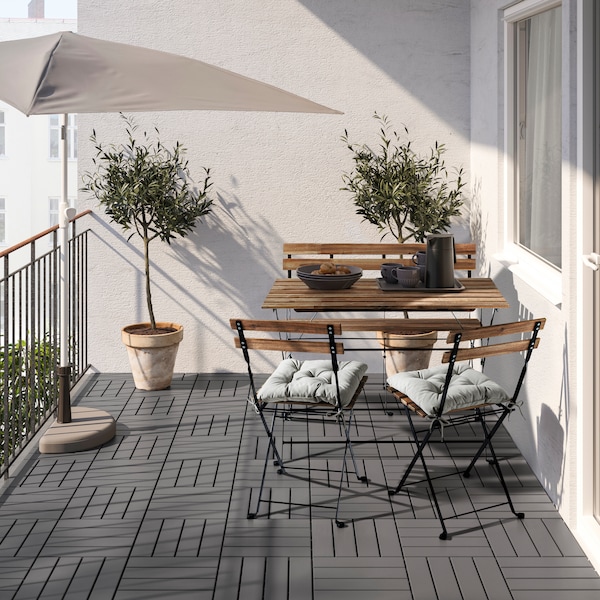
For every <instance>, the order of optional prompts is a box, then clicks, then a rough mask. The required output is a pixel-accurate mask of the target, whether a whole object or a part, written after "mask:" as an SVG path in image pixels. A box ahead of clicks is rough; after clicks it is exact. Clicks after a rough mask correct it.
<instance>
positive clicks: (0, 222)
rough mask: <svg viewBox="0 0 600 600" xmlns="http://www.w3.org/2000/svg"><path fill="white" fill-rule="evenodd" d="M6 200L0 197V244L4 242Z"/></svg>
mask: <svg viewBox="0 0 600 600" xmlns="http://www.w3.org/2000/svg"><path fill="white" fill-rule="evenodd" d="M5 211H6V200H5V199H4V198H0V244H5V243H6V212H5Z"/></svg>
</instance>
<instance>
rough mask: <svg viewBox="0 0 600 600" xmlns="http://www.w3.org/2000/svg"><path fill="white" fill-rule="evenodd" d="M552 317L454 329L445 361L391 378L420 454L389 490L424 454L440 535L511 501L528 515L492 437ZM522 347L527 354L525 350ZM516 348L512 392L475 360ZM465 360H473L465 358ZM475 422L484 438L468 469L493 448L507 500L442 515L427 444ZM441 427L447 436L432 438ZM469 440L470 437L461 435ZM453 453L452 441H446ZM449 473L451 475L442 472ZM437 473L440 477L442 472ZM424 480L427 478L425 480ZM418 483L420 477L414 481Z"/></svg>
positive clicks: (443, 536)
mask: <svg viewBox="0 0 600 600" xmlns="http://www.w3.org/2000/svg"><path fill="white" fill-rule="evenodd" d="M545 322H546V319H532V320H528V321H521V322H514V323H506V324H503V325H492V326H487V327H478V328H475V329H469V330H464V331H460V332H451V333H450V334H449V335H448V338H447V343H449V344H452V348H451V350H448V351H446V352H444V354H443V357H442V363H447V366H446V364H442V365H440V366H437V367H433V368H431V369H424V370H421V371H408V372H405V373H396V374H395V375H392V376H391V377H389V378H388V380H387V383H388V389H389V390H390V391H391V392H392V393H393V394H394V395H395V396H396V398H398V399H399V400H400V402H402V404H404V406H405V408H406V413H407V415H408V421H409V425H410V430H411V434H412V441H413V442H414V444H415V454H414V457H413V458H412V460H411V462H410V464H409V465H408V467H407V469H406V471H405V472H404V475H403V476H402V479H401V480H400V483H398V485H397V486H396V488H395V489H393V490H389V494H390V496H392V495H394V494H397V493H398V492H399V491H400V490H401V488H403V487H404V486H405V485H406V482H407V479H408V477H409V476H410V474H411V471H412V470H413V467H414V466H415V464H416V463H417V461H418V460H420V461H421V464H422V466H423V471H424V474H425V478H426V480H427V483H428V486H429V490H430V492H431V497H432V500H433V503H434V506H435V511H436V513H437V516H438V518H439V521H440V523H441V525H442V533H441V534H440V539H442V540H445V539H446V538H447V537H448V532H447V530H446V525H445V523H444V521H446V520H448V519H451V518H456V517H461V516H464V515H468V514H472V513H476V512H479V511H480V510H487V509H490V508H495V507H498V506H502V505H505V504H508V505H509V507H510V510H511V511H512V513H513V514H514V515H515V516H517V517H518V518H519V519H522V518H523V517H524V514H523V513H521V512H516V511H515V508H514V506H513V503H512V500H511V497H510V493H509V491H508V487H507V485H506V482H505V479H504V476H503V474H502V469H501V468H500V463H499V462H498V459H497V457H496V452H495V450H494V446H493V444H492V438H493V437H494V435H495V434H496V432H497V431H498V429H499V428H500V426H501V425H502V423H503V421H504V419H505V418H506V417H507V416H508V415H510V414H511V413H512V412H513V411H514V410H515V409H516V408H517V407H518V406H519V404H518V400H517V399H518V396H519V392H520V390H521V386H522V384H523V379H524V377H525V373H526V370H527V364H528V362H529V360H530V358H531V354H532V352H533V350H534V348H537V346H538V344H539V341H540V340H539V338H538V332H539V330H540V329H542V328H543V327H544V324H545ZM507 336H517V337H518V339H516V340H515V339H514V337H513V338H512V339H511V341H506V340H507ZM461 342H471V345H470V346H469V347H461V346H460V344H461ZM519 353H521V354H519ZM504 354H515V355H516V357H517V358H519V356H520V357H521V359H522V360H521V361H519V362H521V366H520V369H519V370H518V375H517V378H516V386H515V389H514V392H513V393H512V395H510V394H509V393H507V392H506V391H505V390H504V389H503V388H502V387H501V386H500V385H498V384H497V383H496V382H494V381H493V380H492V379H490V378H489V377H487V376H486V375H484V374H483V373H482V372H481V371H478V370H476V369H474V368H473V367H472V366H470V361H473V360H474V359H482V360H485V359H486V358H488V357H491V356H498V355H504ZM461 361H469V362H468V363H467V362H461ZM415 415H416V416H418V417H421V418H423V419H426V420H428V421H429V426H428V427H427V428H423V429H420V430H417V428H416V427H415V422H414V420H413V419H414V418H415ZM472 423H480V424H481V427H482V431H483V439H481V438H478V439H476V440H471V441H474V442H476V443H478V444H479V448H478V450H477V452H476V453H475V455H474V456H473V459H472V460H471V462H470V463H469V466H468V467H467V468H466V469H465V470H464V471H463V476H464V477H469V476H470V474H471V470H472V469H473V467H474V466H475V463H476V462H477V460H478V459H479V458H480V457H481V455H482V454H483V452H484V451H486V453H488V452H489V456H490V458H489V459H488V462H489V463H490V464H491V465H492V466H493V467H494V468H495V471H496V475H497V476H498V479H499V481H500V484H501V486H502V488H503V490H504V493H505V495H506V501H504V502H501V503H499V504H494V505H493V506H485V507H482V508H478V509H476V510H472V511H467V512H463V513H461V514H455V515H452V516H448V517H444V516H443V515H442V512H441V509H440V505H439V502H438V498H437V495H436V491H435V489H434V485H433V479H434V478H432V477H431V475H430V473H429V469H428V467H427V461H426V457H425V450H426V448H427V445H428V444H430V443H432V442H434V441H435V442H438V441H441V442H444V430H447V429H448V428H450V427H459V426H461V425H468V426H470V424H472ZM436 431H439V432H440V436H441V439H440V440H438V439H437V438H436V439H432V438H433V436H434V433H435V432H436ZM461 441H464V438H461ZM446 447H447V448H448V452H449V453H450V452H451V451H450V445H449V444H448V443H446ZM442 476H447V475H442ZM436 479H437V477H436ZM422 481H423V480H422ZM413 483H414V482H413Z"/></svg>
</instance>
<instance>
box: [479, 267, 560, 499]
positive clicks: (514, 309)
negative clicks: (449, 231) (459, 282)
mask: <svg viewBox="0 0 600 600" xmlns="http://www.w3.org/2000/svg"><path fill="white" fill-rule="evenodd" d="M493 278H494V281H495V282H496V285H497V286H498V288H499V289H500V290H501V291H502V293H503V295H504V297H505V298H506V299H507V300H508V302H509V304H510V306H511V308H509V309H506V310H502V311H498V313H497V318H496V319H495V324H499V323H501V322H508V321H512V320H526V319H533V318H536V317H542V316H545V317H548V315H538V314H533V313H531V311H530V310H529V309H528V308H526V307H525V306H524V305H523V304H521V303H520V301H519V295H518V292H517V289H516V287H515V283H514V276H513V274H512V273H511V271H510V270H509V269H506V268H502V269H501V270H500V271H498V272H496V273H494V274H493ZM548 325H549V324H548V323H547V324H546V329H544V330H543V331H542V332H541V343H540V349H538V350H535V351H534V353H533V356H532V358H531V362H530V364H529V367H530V368H529V370H528V373H529V374H528V375H527V376H526V378H525V383H524V387H523V389H522V390H521V396H520V400H521V401H522V405H521V409H520V411H517V412H515V413H514V415H515V417H516V418H511V419H510V420H509V421H508V422H507V423H506V427H507V429H508V430H509V432H510V434H511V436H512V437H513V439H514V441H515V443H516V444H517V446H518V447H519V450H520V451H521V453H522V454H523V456H524V457H525V458H526V459H527V461H528V463H529V465H530V466H531V467H532V469H533V470H534V472H535V474H536V477H537V478H538V479H539V481H540V483H541V484H542V485H543V486H544V488H545V489H546V492H547V493H548V495H549V496H550V498H551V499H552V501H553V502H554V504H555V505H556V506H557V507H560V505H561V502H562V497H563V492H564V471H565V449H566V444H567V438H568V431H569V410H568V407H569V402H568V393H569V382H568V379H569V371H568V362H567V358H568V345H567V332H566V331H565V332H564V340H563V346H562V354H561V355H560V358H559V355H558V353H557V352H555V350H554V349H553V348H552V347H550V346H549V341H548V340H546V339H545V338H546V337H550V336H549V333H550V332H549V331H548V332H546V330H547V329H548ZM546 333H547V334H548V335H546ZM542 353H543V354H544V355H545V357H546V364H545V365H544V364H541V362H542ZM501 358H506V357H501ZM516 358H517V357H515V361H514V362H512V361H511V362H510V364H508V363H507V361H506V360H504V361H502V362H500V361H499V362H498V364H497V366H496V364H490V367H491V368H492V369H494V368H495V369H496V370H495V372H491V371H488V362H486V373H488V375H490V376H491V377H492V378H494V379H496V378H497V379H498V381H499V382H502V381H503V380H504V379H505V375H506V373H508V372H511V373H514V372H515V370H516V369H520V366H521V365H519V364H517V360H516ZM548 358H550V359H551V360H552V361H553V363H552V366H553V367H558V366H559V364H560V366H561V367H562V371H561V373H562V379H561V389H560V396H559V397H558V402H557V405H553V404H552V400H553V399H554V397H557V396H558V395H557V396H554V395H553V397H552V398H548V399H547V402H538V403H536V402H535V400H536V399H537V398H538V397H539V396H538V391H537V389H536V387H535V383H534V382H532V381H531V379H532V377H531V376H532V375H533V373H534V372H535V374H536V376H537V378H538V381H539V380H540V379H543V375H540V374H541V373H542V374H543V373H544V372H545V371H544V370H545V369H546V371H547V369H548V364H549V363H548ZM554 359H555V360H556V361H558V363H559V364H556V363H555V362H554ZM528 380H529V383H528ZM540 392H541V390H540ZM519 413H521V414H519ZM520 417H522V418H520Z"/></svg>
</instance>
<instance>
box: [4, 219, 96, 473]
mask: <svg viewBox="0 0 600 600" xmlns="http://www.w3.org/2000/svg"><path fill="white" fill-rule="evenodd" d="M89 213H91V211H85V212H83V213H80V214H78V215H76V216H75V217H74V218H73V219H72V220H71V221H70V225H69V228H70V235H69V265H70V269H69V290H70V292H69V321H70V322H69V339H68V340H67V344H68V349H69V363H70V367H71V369H70V387H71V388H72V387H73V386H74V385H75V383H77V381H79V380H80V379H81V377H82V376H83V374H84V373H85V371H86V370H87V369H88V367H89V364H88V337H87V333H88V329H87V316H88V313H87V266H88V263H87V251H88V230H85V231H82V232H79V233H78V232H77V230H76V229H77V221H78V220H79V219H80V218H82V217H84V216H85V215H87V214H89ZM59 258H60V248H59V242H58V225H56V226H54V227H51V228H49V229H47V230H45V231H42V232H41V233H39V234H37V235H35V236H33V237H31V238H29V239H27V240H24V241H23V242H21V243H20V244H17V245H15V246H12V247H11V248H8V249H7V250H4V251H3V252H0V261H1V262H0V277H1V278H0V384H1V390H2V403H1V405H0V476H2V475H4V476H6V475H7V474H8V468H9V466H10V465H11V464H12V463H13V461H14V460H15V458H16V457H17V456H18V455H19V453H20V452H21V451H22V450H23V449H24V448H25V446H26V445H27V444H28V443H29V442H30V441H31V439H32V438H33V437H34V436H35V435H36V434H37V433H38V432H39V430H40V428H41V427H42V426H43V425H44V423H45V422H46V421H47V420H48V418H49V417H50V416H51V415H52V414H53V412H54V411H55V410H56V407H57V402H58V398H59V385H58V374H57V367H58V364H59V348H60V343H61V340H60V280H59V279H60V267H59Z"/></svg>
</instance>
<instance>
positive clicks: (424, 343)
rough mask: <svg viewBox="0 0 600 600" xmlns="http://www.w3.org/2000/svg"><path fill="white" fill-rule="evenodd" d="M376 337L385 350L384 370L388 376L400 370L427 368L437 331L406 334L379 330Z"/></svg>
mask: <svg viewBox="0 0 600 600" xmlns="http://www.w3.org/2000/svg"><path fill="white" fill-rule="evenodd" d="M377 339H378V340H379V343H380V344H381V346H382V348H383V349H384V351H385V370H386V374H387V376H388V377H389V376H390V375H393V374H394V373H400V372H402V371H418V370H419V369H427V368H428V367H429V361H430V360H431V352H432V351H433V346H434V344H435V342H436V340H437V331H426V332H423V333H406V334H400V333H386V332H385V331H379V332H378V333H377Z"/></svg>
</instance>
